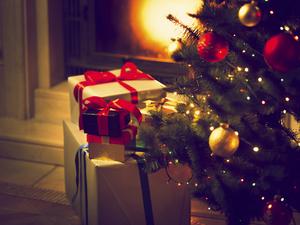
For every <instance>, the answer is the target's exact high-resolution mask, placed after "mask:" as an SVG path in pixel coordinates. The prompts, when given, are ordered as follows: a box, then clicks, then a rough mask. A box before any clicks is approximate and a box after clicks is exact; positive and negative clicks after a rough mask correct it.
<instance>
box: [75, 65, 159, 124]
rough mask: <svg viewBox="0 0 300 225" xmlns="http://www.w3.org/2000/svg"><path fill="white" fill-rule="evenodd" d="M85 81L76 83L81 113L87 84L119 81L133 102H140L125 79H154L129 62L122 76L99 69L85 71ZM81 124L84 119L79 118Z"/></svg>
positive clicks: (123, 67)
mask: <svg viewBox="0 0 300 225" xmlns="http://www.w3.org/2000/svg"><path fill="white" fill-rule="evenodd" d="M84 78H85V81H81V82H79V83H78V84H76V86H75V88H74V90H73V95H74V97H75V99H76V101H77V102H78V104H79V113H80V114H81V113H82V110H83V109H82V95H83V89H84V88H85V87H87V86H93V85H98V84H104V83H110V82H118V83H119V84H120V85H122V86H123V87H124V88H126V89H127V90H128V91H129V92H130V95H131V102H132V103H133V104H137V103H138V94H137V90H136V89H135V88H133V87H131V86H130V85H128V84H126V83H125V82H124V81H126V80H127V81H128V80H154V78H153V77H151V76H150V75H149V74H145V73H143V72H140V71H138V68H137V66H136V65H135V64H134V63H131V62H127V63H125V64H124V65H123V66H122V68H121V73H120V76H119V77H117V76H115V75H114V74H113V73H111V72H98V71H87V72H85V73H84ZM79 126H80V127H82V120H81V119H80V120H79Z"/></svg>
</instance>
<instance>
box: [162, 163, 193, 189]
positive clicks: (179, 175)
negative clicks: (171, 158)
mask: <svg viewBox="0 0 300 225" xmlns="http://www.w3.org/2000/svg"><path fill="white" fill-rule="evenodd" d="M166 172H167V175H168V176H169V178H170V180H172V181H175V182H176V183H181V184H183V183H187V182H189V181H191V179H192V177H193V172H192V169H191V167H190V166H189V165H188V164H187V163H186V164H181V163H175V162H171V163H169V164H168V166H167V168H166Z"/></svg>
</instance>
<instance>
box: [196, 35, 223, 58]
mask: <svg viewBox="0 0 300 225" xmlns="http://www.w3.org/2000/svg"><path fill="white" fill-rule="evenodd" d="M228 49H229V47H228V42H227V41H226V40H225V39H224V38H223V37H222V36H220V35H218V34H216V33H214V32H207V33H205V34H203V35H201V37H200V38H199V41H198V54H199V56H200V57H201V58H203V59H204V60H206V61H207V62H219V61H221V60H223V59H224V58H225V57H226V56H227V54H228Z"/></svg>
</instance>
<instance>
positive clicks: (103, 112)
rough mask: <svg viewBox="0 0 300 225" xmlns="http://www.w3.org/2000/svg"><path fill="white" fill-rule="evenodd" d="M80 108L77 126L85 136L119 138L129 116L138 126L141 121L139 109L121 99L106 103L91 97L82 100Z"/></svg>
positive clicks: (128, 120)
mask: <svg viewBox="0 0 300 225" xmlns="http://www.w3.org/2000/svg"><path fill="white" fill-rule="evenodd" d="M82 107H83V110H82V113H81V115H80V119H79V121H80V122H79V125H80V129H83V130H84V132H85V133H87V134H92V135H98V136H110V137H120V136H121V135H122V129H124V128H126V127H127V125H128V124H129V122H130V115H132V117H133V118H135V121H136V122H137V123H138V124H139V123H140V122H141V121H142V115H141V113H140V111H139V109H138V108H137V107H136V106H135V105H134V104H132V103H130V102H128V101H125V100H122V99H116V100H114V101H111V102H109V103H106V102H105V101H104V99H103V98H101V97H95V96H93V97H89V98H86V99H84V100H83V105H82Z"/></svg>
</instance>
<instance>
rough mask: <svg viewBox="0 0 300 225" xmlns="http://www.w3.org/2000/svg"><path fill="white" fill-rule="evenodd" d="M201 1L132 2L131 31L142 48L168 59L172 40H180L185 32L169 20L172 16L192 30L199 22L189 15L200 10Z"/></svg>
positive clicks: (161, 0) (158, 0)
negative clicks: (168, 16) (167, 55)
mask: <svg viewBox="0 0 300 225" xmlns="http://www.w3.org/2000/svg"><path fill="white" fill-rule="evenodd" d="M201 5H202V2H201V1H195V0H172V1H170V0H151V1H149V0H144V1H141V0H132V7H131V12H130V14H131V28H132V29H133V31H134V34H135V35H136V36H137V38H138V40H139V41H140V42H141V44H142V46H143V47H144V48H145V49H146V50H147V49H148V50H151V51H154V52H158V53H159V54H158V57H159V58H161V57H165V56H166V52H167V48H168V45H169V44H170V40H171V38H179V37H181V35H182V32H183V30H182V28H180V27H178V26H176V25H175V24H173V23H171V22H170V21H169V20H167V19H166V16H167V15H168V14H172V15H174V16H175V17H177V18H178V19H179V20H180V21H181V22H183V23H184V24H186V25H188V26H192V25H193V24H194V23H195V20H194V19H193V18H191V17H190V16H188V15H187V13H195V12H196V11H197V10H198V9H200V7H201Z"/></svg>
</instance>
